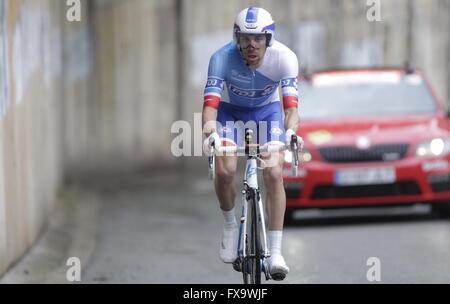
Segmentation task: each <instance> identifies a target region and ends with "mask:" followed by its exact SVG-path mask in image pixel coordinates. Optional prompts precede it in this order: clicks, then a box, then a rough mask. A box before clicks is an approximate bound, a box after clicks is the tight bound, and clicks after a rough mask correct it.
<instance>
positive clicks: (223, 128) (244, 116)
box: [217, 102, 285, 146]
mask: <svg viewBox="0 0 450 304" xmlns="http://www.w3.org/2000/svg"><path fill="white" fill-rule="evenodd" d="M217 122H218V126H217V133H218V134H219V136H220V137H221V139H222V145H236V144H237V145H238V146H243V145H244V143H245V140H244V136H245V129H247V128H249V129H252V130H253V134H255V135H256V136H255V135H254V137H253V143H259V144H260V145H264V144H266V143H269V142H270V143H281V144H284V143H285V130H284V123H283V122H284V119H283V113H282V110H281V104H280V102H272V103H269V104H267V105H264V106H261V107H258V108H245V107H238V106H235V105H231V104H229V103H227V102H221V103H220V104H219V108H218V112H217ZM255 139H256V142H255Z"/></svg>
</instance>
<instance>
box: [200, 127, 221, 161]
mask: <svg viewBox="0 0 450 304" xmlns="http://www.w3.org/2000/svg"><path fill="white" fill-rule="evenodd" d="M212 142H214V146H215V147H216V148H219V147H220V146H221V140H220V136H219V134H217V132H214V133H211V135H209V136H208V137H207V138H206V139H205V140H204V141H203V153H205V155H206V156H211V155H210V148H211V143H212Z"/></svg>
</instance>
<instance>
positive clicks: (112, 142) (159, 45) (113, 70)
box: [66, 0, 177, 176]
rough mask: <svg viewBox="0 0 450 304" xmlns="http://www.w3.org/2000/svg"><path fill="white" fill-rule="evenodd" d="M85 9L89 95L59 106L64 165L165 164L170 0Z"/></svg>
mask: <svg viewBox="0 0 450 304" xmlns="http://www.w3.org/2000/svg"><path fill="white" fill-rule="evenodd" d="M90 9H91V11H90V14H91V17H92V20H93V21H92V32H91V42H92V45H91V47H92V51H93V53H92V55H93V66H92V69H93V70H92V75H91V76H92V81H91V84H92V88H91V89H92V91H91V94H92V95H91V96H90V98H89V100H88V104H82V105H81V107H80V106H79V103H78V102H76V101H73V102H71V104H72V106H71V109H70V110H69V111H67V113H66V114H67V115H66V117H67V118H68V120H71V121H70V122H69V123H68V125H67V126H66V128H67V130H70V133H71V134H68V136H67V141H66V151H67V153H66V154H67V155H68V157H69V163H68V165H69V166H70V168H71V170H68V171H69V172H70V173H71V174H73V173H77V174H78V175H80V174H81V176H83V175H84V174H86V173H89V174H97V173H101V172H102V171H104V169H105V168H108V171H111V170H113V171H115V172H119V171H124V170H135V169H137V168H141V167H143V166H147V165H149V166H161V165H167V164H170V163H171V162H173V161H174V159H173V157H172V155H171V154H170V150H169V149H168V147H170V141H171V137H170V126H171V124H172V122H173V121H174V120H175V117H176V96H177V76H176V66H175V65H176V61H175V60H174V58H176V50H175V34H176V22H175V1H172V0H158V1H156V0H152V1H148V0H133V1H92V2H91V7H90ZM86 47H87V48H89V46H86ZM86 72H87V71H86ZM71 115H72V117H70V116H71ZM79 118H81V121H80V119H79Z"/></svg>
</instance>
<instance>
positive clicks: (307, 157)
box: [284, 149, 312, 164]
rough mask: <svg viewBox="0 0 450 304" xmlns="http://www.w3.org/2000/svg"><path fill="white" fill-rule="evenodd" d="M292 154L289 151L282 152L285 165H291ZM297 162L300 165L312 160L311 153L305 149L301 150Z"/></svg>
mask: <svg viewBox="0 0 450 304" xmlns="http://www.w3.org/2000/svg"><path fill="white" fill-rule="evenodd" d="M292 158H293V157H292V152H291V151H285V152H284V161H285V162H287V163H289V164H290V163H292ZM298 160H299V162H300V163H307V162H309V161H311V160H312V155H311V152H309V151H308V150H307V149H303V151H302V152H299V153H298Z"/></svg>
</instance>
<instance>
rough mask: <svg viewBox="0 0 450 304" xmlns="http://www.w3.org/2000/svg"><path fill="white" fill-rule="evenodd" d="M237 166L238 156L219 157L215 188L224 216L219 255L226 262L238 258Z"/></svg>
mask: <svg viewBox="0 0 450 304" xmlns="http://www.w3.org/2000/svg"><path fill="white" fill-rule="evenodd" d="M236 168H237V156H219V157H217V159H216V180H215V188H216V194H217V198H218V199H219V204H220V209H221V210H222V213H223V216H224V227H223V233H222V243H221V246H220V252H219V255H220V258H221V260H222V261H223V262H225V263H232V262H234V261H235V260H236V258H237V242H238V225H237V222H236V217H235V209H234V200H235V198H236V189H235V186H234V175H235V173H236Z"/></svg>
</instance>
